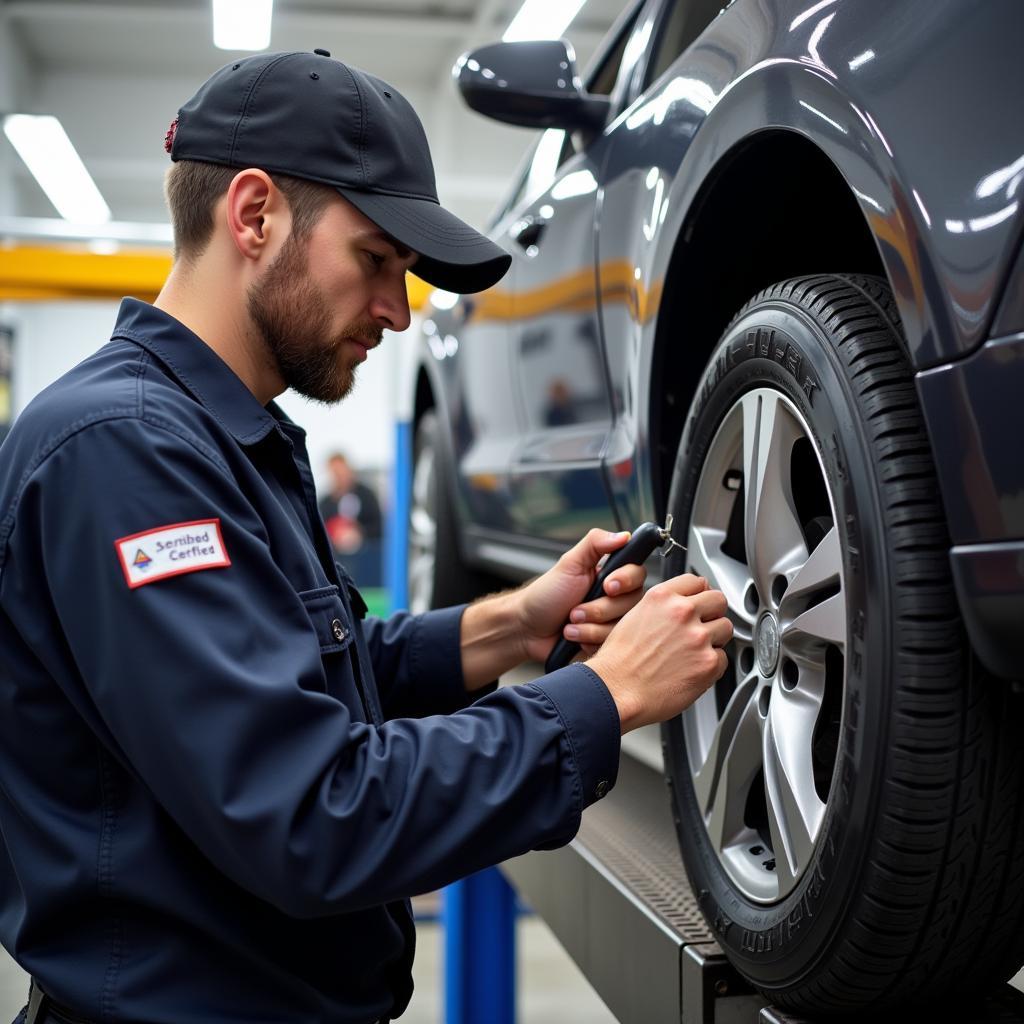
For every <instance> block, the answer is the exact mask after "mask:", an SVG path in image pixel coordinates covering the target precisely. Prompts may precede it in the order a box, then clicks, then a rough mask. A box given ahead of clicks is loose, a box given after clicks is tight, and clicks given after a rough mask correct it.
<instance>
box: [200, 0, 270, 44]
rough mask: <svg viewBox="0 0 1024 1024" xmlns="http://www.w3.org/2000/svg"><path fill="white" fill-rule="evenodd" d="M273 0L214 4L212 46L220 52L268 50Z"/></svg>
mask: <svg viewBox="0 0 1024 1024" xmlns="http://www.w3.org/2000/svg"><path fill="white" fill-rule="evenodd" d="M273 13H274V0H213V44H214V46H216V47H218V48H219V49H221V50H265V49H266V48H267V47H268V46H269V45H270V21H271V17H272V16H273Z"/></svg>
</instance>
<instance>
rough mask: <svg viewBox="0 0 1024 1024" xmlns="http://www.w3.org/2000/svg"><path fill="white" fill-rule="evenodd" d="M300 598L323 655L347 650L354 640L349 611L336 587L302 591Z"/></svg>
mask: <svg viewBox="0 0 1024 1024" xmlns="http://www.w3.org/2000/svg"><path fill="white" fill-rule="evenodd" d="M299 598H300V599H301V601H302V604H303V605H304V606H305V609H306V614H307V615H308V616H309V618H310V621H311V622H312V623H313V628H314V629H315V630H316V637H317V641H318V642H319V644H320V653H321V654H333V653H335V652H337V651H344V650H346V649H347V648H348V647H349V645H350V644H351V643H352V640H353V630H352V623H351V622H350V621H349V615H348V611H347V610H346V609H345V603H344V601H342V599H341V595H340V594H339V592H338V588H337V587H335V586H329V587H318V588H317V589H316V590H302V591H300V592H299Z"/></svg>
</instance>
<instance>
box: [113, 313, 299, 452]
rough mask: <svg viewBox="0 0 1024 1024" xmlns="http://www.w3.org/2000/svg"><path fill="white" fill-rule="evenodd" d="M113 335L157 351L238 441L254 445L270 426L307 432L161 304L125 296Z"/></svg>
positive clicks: (191, 392) (180, 379) (167, 365)
mask: <svg viewBox="0 0 1024 1024" xmlns="http://www.w3.org/2000/svg"><path fill="white" fill-rule="evenodd" d="M115 338H125V339H127V340H128V341H133V342H135V344H137V345H141V346H142V347H143V348H144V349H146V350H147V351H148V352H151V353H152V354H153V355H154V356H156V358H157V359H159V360H160V362H162V363H163V364H164V365H165V366H166V367H167V369H168V370H169V371H170V372H171V373H172V374H173V375H174V377H175V378H176V379H177V380H178V382H179V383H180V384H181V386H182V387H183V388H185V390H186V391H188V392H189V394H191V395H192V396H193V397H194V398H195V399H196V400H197V401H198V402H199V403H200V404H201V405H203V406H204V407H205V408H206V409H207V410H208V411H209V412H210V413H212V414H213V415H214V416H215V417H216V418H217V419H218V420H219V421H220V422H221V423H222V424H223V425H224V427H225V429H226V430H228V432H229V433H230V434H231V435H232V436H233V437H234V438H235V440H236V441H238V443H239V444H244V445H251V444H256V443H257V442H258V441H262V440H263V438H265V437H266V436H267V435H268V434H269V433H270V432H271V431H272V430H276V431H277V432H278V433H280V434H282V435H283V436H285V437H286V438H287V437H288V435H289V434H298V435H300V436H304V434H305V432H304V431H303V430H302V429H301V428H300V427H298V426H296V425H295V424H294V423H292V421H291V420H290V419H289V418H288V417H287V416H286V415H285V413H284V412H283V411H282V410H281V408H280V407H279V406H278V405H277V403H275V402H270V403H269V404H268V405H267V406H265V407H264V406H262V405H260V403H259V401H258V400H257V398H256V396H255V395H254V394H253V393H252V392H251V391H250V390H249V389H248V388H247V387H246V386H245V384H243V383H242V380H241V378H240V377H239V376H238V375H237V374H236V373H235V371H234V370H232V369H231V367H230V366H228V364H227V363H225V362H224V360H223V359H221V357H220V356H219V355H217V353H216V352H214V350H213V349H212V348H210V346H209V345H207V344H206V342H205V341H203V339H202V338H200V337H199V335H197V334H194V333H193V332H192V331H190V330H189V329H188V328H187V327H186V326H185V325H184V324H183V323H181V322H180V321H179V320H176V319H175V318H174V317H173V316H171V315H170V314H169V313H165V312H164V311H163V310H162V309H157V308H156V306H151V305H150V304H149V303H148V302H140V301H139V300H138V299H122V300H121V308H120V309H119V310H118V314H117V323H116V325H115V327H114V333H113V334H112V335H111V340H113V339H115ZM282 427H286V428H287V430H282Z"/></svg>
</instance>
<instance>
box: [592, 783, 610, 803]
mask: <svg viewBox="0 0 1024 1024" xmlns="http://www.w3.org/2000/svg"><path fill="white" fill-rule="evenodd" d="M607 795H608V782H607V780H606V779H602V780H601V781H600V782H599V783H598V784H597V787H596V788H595V790H594V796H596V797H597V799H598V800H600V799H601V798H602V797H604V796H607Z"/></svg>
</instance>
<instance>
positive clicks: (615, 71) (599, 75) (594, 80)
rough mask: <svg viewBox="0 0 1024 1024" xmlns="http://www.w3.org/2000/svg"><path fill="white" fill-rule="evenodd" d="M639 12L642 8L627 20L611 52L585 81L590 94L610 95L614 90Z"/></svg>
mask: <svg viewBox="0 0 1024 1024" xmlns="http://www.w3.org/2000/svg"><path fill="white" fill-rule="evenodd" d="M641 10H642V8H640V7H638V8H637V11H636V14H634V15H633V17H632V18H630V19H629V22H628V24H627V25H626V26H625V27H624V28H623V30H622V32H621V33H620V34H619V38H618V41H617V42H616V43H615V45H614V46H613V47H612V48H611V50H609V51H608V54H607V55H606V56H605V58H604V60H603V61H602V62H601V66H600V67H599V68H597V70H596V71H594V73H593V74H592V75H591V76H589V78H588V81H587V92H591V93H594V94H595V95H599V96H610V95H611V93H612V89H614V88H615V81H616V79H617V78H618V77H619V68H620V67H621V66H622V55H623V54H624V53H625V52H626V44H627V43H628V42H629V37H630V36H631V35H632V34H633V28H634V26H635V25H636V19H637V16H638V15H639V14H640V11H641Z"/></svg>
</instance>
